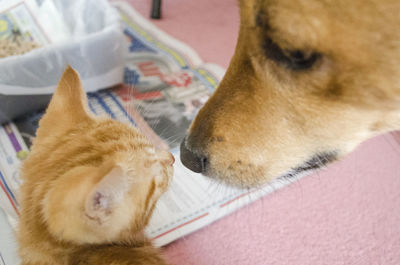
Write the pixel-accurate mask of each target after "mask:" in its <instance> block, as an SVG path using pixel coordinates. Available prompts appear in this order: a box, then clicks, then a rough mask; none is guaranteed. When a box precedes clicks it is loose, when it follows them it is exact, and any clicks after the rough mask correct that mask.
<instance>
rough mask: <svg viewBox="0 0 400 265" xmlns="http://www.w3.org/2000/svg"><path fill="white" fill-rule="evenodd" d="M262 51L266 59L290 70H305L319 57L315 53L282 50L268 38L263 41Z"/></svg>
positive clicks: (319, 55)
mask: <svg viewBox="0 0 400 265" xmlns="http://www.w3.org/2000/svg"><path fill="white" fill-rule="evenodd" d="M263 49H264V52H265V55H266V56H267V58H268V59H270V60H273V61H275V62H276V63H278V64H280V65H283V66H285V67H287V68H289V69H291V70H307V69H309V68H311V67H312V66H313V65H314V63H315V62H316V61H317V60H318V59H319V58H320V57H321V54H319V53H317V52H310V51H307V52H306V51H301V50H283V49H282V48H281V47H279V46H278V45H277V44H276V43H275V42H273V41H272V40H271V39H270V38H267V39H265V41H264V44H263Z"/></svg>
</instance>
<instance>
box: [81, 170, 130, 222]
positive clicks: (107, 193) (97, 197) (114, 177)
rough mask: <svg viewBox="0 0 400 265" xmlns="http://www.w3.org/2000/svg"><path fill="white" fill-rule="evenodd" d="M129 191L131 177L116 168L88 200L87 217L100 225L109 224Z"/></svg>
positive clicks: (91, 193)
mask: <svg viewBox="0 0 400 265" xmlns="http://www.w3.org/2000/svg"><path fill="white" fill-rule="evenodd" d="M128 189H129V177H128V176H127V174H126V173H125V172H124V170H123V168H122V167H121V166H119V165H116V166H114V167H113V168H112V169H111V170H110V171H109V172H108V173H107V174H106V175H105V176H104V177H103V178H102V179H101V180H100V182H99V183H97V184H96V185H95V186H94V188H93V190H92V191H91V192H90V193H89V196H88V197H87V198H86V202H85V214H86V216H87V217H88V218H89V219H90V220H93V221H95V222H97V223H98V224H99V225H102V224H104V223H107V221H108V220H109V219H111V218H112V214H113V212H114V211H115V210H116V208H117V207H118V206H119V205H121V204H122V202H123V200H124V198H125V195H126V193H127V192H128Z"/></svg>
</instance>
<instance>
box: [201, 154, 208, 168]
mask: <svg viewBox="0 0 400 265" xmlns="http://www.w3.org/2000/svg"><path fill="white" fill-rule="evenodd" d="M207 164H208V159H207V157H202V158H201V171H202V172H204V171H206V168H207Z"/></svg>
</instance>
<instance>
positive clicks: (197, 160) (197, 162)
mask: <svg viewBox="0 0 400 265" xmlns="http://www.w3.org/2000/svg"><path fill="white" fill-rule="evenodd" d="M181 161H182V164H183V165H184V166H185V167H187V168H189V169H190V170H192V171H194V172H196V173H202V172H204V171H205V169H206V167H207V164H208V159H207V158H206V157H205V156H200V155H197V154H195V153H194V152H193V151H191V150H189V149H188V148H187V147H186V144H185V141H183V142H182V143H181Z"/></svg>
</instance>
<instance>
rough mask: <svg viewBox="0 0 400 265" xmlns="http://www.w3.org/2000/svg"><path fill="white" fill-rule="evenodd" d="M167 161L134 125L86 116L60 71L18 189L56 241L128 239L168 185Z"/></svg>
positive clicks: (75, 81)
mask: <svg viewBox="0 0 400 265" xmlns="http://www.w3.org/2000/svg"><path fill="white" fill-rule="evenodd" d="M173 162H174V158H173V156H172V155H171V154H170V153H169V152H166V151H158V150H156V149H155V148H154V147H153V145H151V144H150V143H149V142H148V140H147V139H146V138H145V137H144V136H143V135H142V134H141V133H139V132H138V131H137V130H136V129H135V128H134V127H132V126H129V125H127V124H122V123H120V122H117V121H114V120H111V119H110V118H106V117H102V118H99V117H94V116H93V115H92V114H91V113H90V111H88V105H87V99H86V95H85V93H84V92H83V90H82V87H81V83H80V79H79V76H78V74H77V73H76V72H75V71H74V70H73V69H72V68H68V69H67V70H66V71H65V73H64V75H63V76H62V78H61V81H60V83H59V85H58V88H57V90H56V93H55V94H54V96H53V98H52V100H51V102H50V105H49V107H48V109H47V111H46V114H45V115H44V116H43V118H42V120H41V121H40V123H39V129H38V131H37V137H36V139H35V141H34V145H33V147H32V152H31V154H30V156H29V158H28V159H27V161H26V162H25V163H24V167H23V174H24V176H25V178H26V179H25V185H27V186H28V188H27V189H25V192H27V191H29V192H28V193H31V194H25V195H23V196H28V197H29V196H31V197H32V204H35V203H37V204H38V205H36V206H37V207H36V209H39V210H40V214H41V217H42V218H43V222H44V224H45V226H46V228H47V229H48V232H49V233H50V234H51V235H52V236H53V237H54V238H55V239H57V240H60V241H65V242H71V243H75V244H87V243H96V244H97V243H110V242H121V241H126V240H133V238H134V237H135V236H137V235H141V233H143V229H144V227H145V226H146V225H147V223H148V220H149V218H150V216H151V213H152V211H153V208H154V206H155V203H156V202H157V200H158V198H159V197H160V195H161V194H162V193H163V192H164V191H165V190H166V188H167V187H168V184H169V182H170V180H171V177H172V172H173V167H172V165H173ZM32 206H33V207H32V209H35V205H32Z"/></svg>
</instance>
